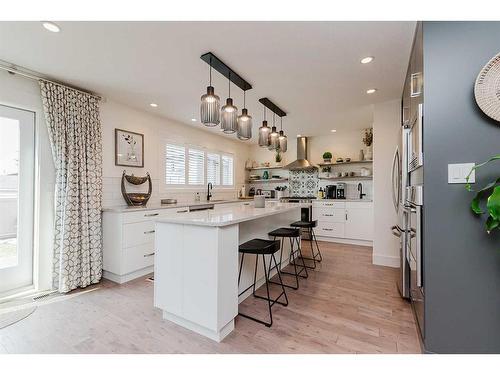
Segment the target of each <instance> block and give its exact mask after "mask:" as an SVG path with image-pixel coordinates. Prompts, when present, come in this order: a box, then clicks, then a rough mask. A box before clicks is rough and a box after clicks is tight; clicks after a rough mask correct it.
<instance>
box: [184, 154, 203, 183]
mask: <svg viewBox="0 0 500 375" xmlns="http://www.w3.org/2000/svg"><path fill="white" fill-rule="evenodd" d="M188 181H189V185H203V184H204V182H205V152H204V151H202V150H197V149H193V148H190V149H189V150H188Z"/></svg>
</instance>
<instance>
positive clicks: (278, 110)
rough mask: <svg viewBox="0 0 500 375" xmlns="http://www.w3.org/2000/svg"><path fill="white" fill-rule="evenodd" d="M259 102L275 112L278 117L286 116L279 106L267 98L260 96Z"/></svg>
mask: <svg viewBox="0 0 500 375" xmlns="http://www.w3.org/2000/svg"><path fill="white" fill-rule="evenodd" d="M259 102H261V103H262V104H264V106H266V107H267V108H269V109H270V110H271V111H272V112H273V113H276V114H277V115H278V116H279V117H283V116H286V112H285V111H283V110H282V109H281V108H280V107H278V106H277V105H276V104H274V103H273V102H272V101H270V100H269V99H268V98H260V99H259Z"/></svg>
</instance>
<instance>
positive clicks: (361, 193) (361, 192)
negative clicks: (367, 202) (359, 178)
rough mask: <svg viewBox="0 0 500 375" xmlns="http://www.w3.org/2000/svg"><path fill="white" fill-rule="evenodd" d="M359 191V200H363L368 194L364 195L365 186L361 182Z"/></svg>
mask: <svg viewBox="0 0 500 375" xmlns="http://www.w3.org/2000/svg"><path fill="white" fill-rule="evenodd" d="M358 191H359V199H363V197H364V196H366V194H363V184H362V183H361V182H360V183H359V184H358Z"/></svg>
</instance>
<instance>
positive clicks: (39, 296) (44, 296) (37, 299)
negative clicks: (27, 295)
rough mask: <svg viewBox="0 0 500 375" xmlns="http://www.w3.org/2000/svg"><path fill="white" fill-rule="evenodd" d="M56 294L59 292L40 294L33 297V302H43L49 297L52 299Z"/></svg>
mask: <svg viewBox="0 0 500 375" xmlns="http://www.w3.org/2000/svg"><path fill="white" fill-rule="evenodd" d="M54 294H58V292H57V290H53V291H51V292H47V293H43V294H40V295H38V296H36V297H33V301H35V302H36V301H42V300H44V299H47V298H48V297H51V296H53V295H54Z"/></svg>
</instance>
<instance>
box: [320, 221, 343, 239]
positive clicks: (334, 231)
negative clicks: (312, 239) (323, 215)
mask: <svg viewBox="0 0 500 375" xmlns="http://www.w3.org/2000/svg"><path fill="white" fill-rule="evenodd" d="M314 232H315V233H316V235H318V236H325V237H344V233H345V224H344V223H332V222H324V221H319V222H318V226H317V227H316V228H315V229H314Z"/></svg>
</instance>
